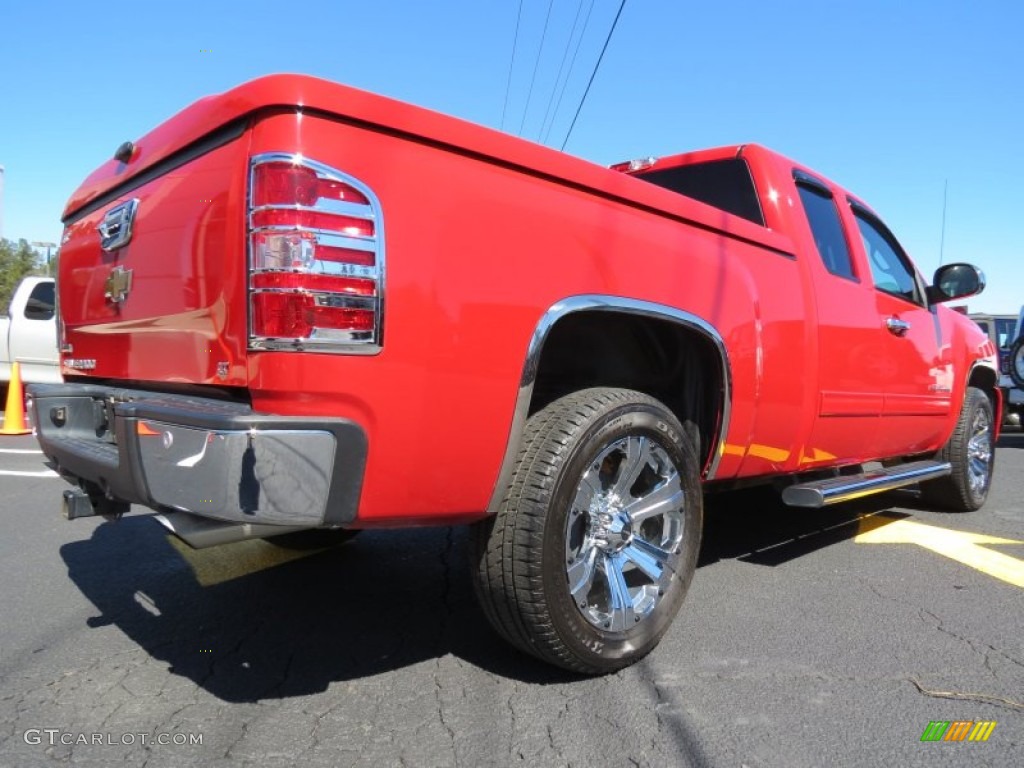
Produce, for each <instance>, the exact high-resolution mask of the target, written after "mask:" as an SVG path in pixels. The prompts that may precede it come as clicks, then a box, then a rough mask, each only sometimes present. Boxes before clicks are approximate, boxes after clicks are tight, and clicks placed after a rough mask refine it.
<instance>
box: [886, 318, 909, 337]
mask: <svg viewBox="0 0 1024 768" xmlns="http://www.w3.org/2000/svg"><path fill="white" fill-rule="evenodd" d="M885 327H886V328H888V329H889V332H890V333H894V334H896V335H897V336H906V335H907V331H909V330H910V323H908V322H907V321H906V320H900V319H899V318H898V317H890V318H889V319H888V320H886V321H885Z"/></svg>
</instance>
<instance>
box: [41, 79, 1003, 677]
mask: <svg viewBox="0 0 1024 768" xmlns="http://www.w3.org/2000/svg"><path fill="white" fill-rule="evenodd" d="M63 220H64V223H65V225H66V229H65V232H64V236H63V245H62V248H61V258H60V275H59V296H58V301H59V312H60V326H59V338H60V346H61V353H62V372H63V375H64V377H65V383H63V384H60V385H34V386H33V387H31V396H32V405H31V407H32V409H33V411H34V417H35V422H34V423H35V424H37V425H38V427H37V429H38V439H39V442H40V443H41V445H42V448H43V450H44V452H45V454H46V456H47V457H48V459H49V461H50V463H51V465H52V466H53V467H54V468H56V469H57V470H58V471H59V472H60V473H61V474H62V475H63V476H64V477H65V478H66V479H67V480H69V481H71V482H72V483H73V484H74V485H75V486H76V488H75V490H69V491H65V507H64V509H65V515H66V516H67V517H69V518H74V517H82V516H87V515H95V514H101V515H105V516H108V517H117V516H119V515H120V514H122V513H123V512H125V511H127V509H128V507H129V505H130V504H140V505H143V506H146V507H150V508H151V509H152V510H155V511H156V512H157V513H158V517H159V519H160V521H161V522H162V523H163V524H164V525H165V526H167V527H168V528H169V529H170V530H171V531H173V532H174V533H176V534H177V535H179V536H181V537H182V538H183V539H185V540H186V541H188V542H189V543H191V544H192V545H193V546H197V547H198V546H207V545H211V544H217V543H222V542H230V541H237V540H240V539H243V538H248V537H269V536H272V535H274V534H282V533H285V532H289V531H298V530H301V529H335V530H337V529H342V530H356V529H362V528H382V527H400V526H410V525H428V524H457V523H473V534H472V536H471V553H470V554H471V562H472V565H473V580H474V584H475V587H476V592H477V595H478V597H479V599H480V602H481V604H482V606H483V609H484V611H485V613H486V614H487V616H488V618H489V619H490V621H491V622H492V623H493V625H494V627H495V628H496V630H497V631H498V632H499V633H500V634H501V635H503V636H504V637H505V638H506V639H508V640H509V641H510V642H511V643H513V644H514V645H516V646H518V647H519V648H521V649H523V650H525V651H527V652H529V653H532V654H534V655H536V656H538V657H540V658H542V659H545V660H547V661H549V662H552V663H554V664H557V665H561V666H564V667H567V668H570V669H573V670H577V671H581V672H586V673H602V672H607V671H610V670H614V669H617V668H620V667H623V666H625V665H627V664H629V663H631V662H633V661H635V660H636V659H638V658H640V657H641V656H643V655H644V654H646V653H647V652H649V651H650V650H651V649H652V648H653V647H654V646H655V645H656V644H657V642H658V640H659V639H660V637H661V636H662V635H663V634H664V632H665V631H666V629H667V628H668V626H669V624H670V623H671V621H672V619H673V617H674V616H675V614H676V612H677V611H678V609H679V607H680V604H681V602H682V600H683V597H684V595H685V593H686V591H687V587H688V586H689V583H690V581H691V578H692V576H693V573H694V568H695V563H696V560H697V553H698V548H699V545H700V539H701V525H702V513H703V501H702V499H703V494H704V493H705V492H709V491H712V490H716V489H719V490H721V489H728V488H731V487H735V486H736V485H740V484H750V483H753V482H763V483H774V484H776V485H777V486H779V487H782V488H783V499H784V500H785V501H786V502H787V503H790V504H793V505H800V506H811V507H817V506H823V505H827V504H831V503H834V502H839V501H842V500H844V499H849V498H854V497H858V496H863V495H865V494H868V493H872V492H876V491H882V490H886V489H890V488H895V487H899V486H904V485H911V484H916V483H920V488H921V490H922V493H923V495H924V497H925V498H926V499H928V500H931V501H933V502H934V503H935V504H936V505H941V506H946V507H949V508H952V509H956V510H971V509H975V508H977V507H979V506H980V505H981V504H982V503H984V501H985V497H986V495H987V493H988V489H989V485H990V481H991V475H992V464H993V443H994V440H995V439H996V437H997V433H998V425H999V423H1000V419H999V416H1000V409H1001V401H1000V395H999V388H998V386H997V380H998V370H997V364H996V358H995V353H996V351H995V349H994V348H993V347H992V344H991V342H990V341H989V340H988V338H987V337H986V336H985V335H984V334H983V333H982V332H981V331H980V330H979V329H978V328H977V326H976V325H975V324H974V323H972V322H971V321H970V320H969V319H968V318H966V317H963V316H961V315H959V314H957V313H955V312H952V311H949V310H948V309H947V308H945V307H943V306H942V302H945V301H948V300H950V299H957V298H961V297H965V296H969V295H972V294H975V293H977V292H979V291H980V290H981V289H982V288H983V286H984V277H983V275H982V274H981V272H980V271H979V270H978V269H976V268H975V267H973V266H970V265H967V264H950V265H946V266H944V267H941V268H940V269H939V270H938V272H936V274H935V277H934V279H933V280H932V283H931V285H929V284H927V283H926V282H925V280H924V279H922V277H921V276H920V274H919V273H918V272H917V270H916V269H915V268H914V266H913V264H912V263H911V261H910V260H909V259H908V257H907V255H906V254H905V253H904V251H903V249H902V248H901V247H900V245H899V243H898V242H897V240H896V239H895V237H893V235H892V233H891V232H890V231H889V230H888V228H886V226H885V224H883V223H882V221H881V220H880V219H879V217H878V216H877V215H876V214H875V213H874V212H873V211H872V210H871V208H869V207H868V206H867V205H866V204H865V203H864V202H862V201H861V200H859V199H858V198H856V197H855V196H853V195H852V194H850V193H848V192H846V191H845V190H843V189H841V188H840V187H838V186H837V185H835V184H834V183H832V182H830V181H828V180H827V179H825V178H823V177H822V176H821V175H819V174H817V173H815V172H814V171H812V170H810V169H808V168H805V167H803V166H801V165H799V164H797V163H794V162H793V161H791V160H788V159H786V158H785V157H782V156H780V155H778V154H776V153H774V152H771V151H769V150H767V149H765V148H763V147H760V146H756V145H744V146H734V147H724V148H720V149H712V150H707V151H701V152H694V153H689V154H681V155H676V156H672V157H663V158H659V159H653V158H649V159H644V160H640V161H633V162H630V163H623V164H621V165H617V166H614V167H613V168H611V169H608V168H602V167H599V166H596V165H593V164H591V163H588V162H585V161H583V160H580V159H577V158H573V157H570V156H567V155H564V154H561V153H559V152H555V151H552V150H550V149H547V148H545V147H542V146H538V145H535V144H532V143H529V142H526V141H522V140H519V139H516V138H513V137H510V136H507V135H504V134H501V133H498V132H496V131H493V130H488V129H486V128H483V127H480V126H477V125H471V124H468V123H465V122H462V121H459V120H456V119H454V118H451V117H446V116H443V115H440V114H436V113H433V112H430V111H427V110H424V109H420V108H417V107H413V106H409V105H407V104H402V103H398V102H395V101H392V100H389V99H385V98H381V97H379V96H375V95H372V94H368V93H364V92H360V91H357V90H353V89H350V88H346V87H343V86H340V85H336V84H332V83H329V82H325V81H322V80H318V79H313V78H309V77H301V76H290V75H288V76H285V75H278V76H270V77H265V78H261V79H258V80H254V81H252V82H249V83H247V84H244V85H242V86H240V87H238V88H235V89H233V90H231V91H228V92H226V93H223V94H220V95H216V96H211V97H209V98H205V99H202V100H200V101H198V102H196V103H195V104H193V105H192V106H190V107H188V108H187V109H185V110H184V111H182V112H181V113H179V114H178V115H176V116H175V117H173V118H171V119H170V120H168V121H167V122H165V123H164V124H162V125H161V126H160V127H158V128H156V129H155V130H153V131H152V132H151V133H149V134H147V135H145V136H143V137H142V138H140V139H139V140H137V141H134V142H126V143H125V144H123V145H122V146H121V147H120V148H119V149H118V151H117V153H116V155H115V157H114V159H112V160H110V161H108V162H107V163H106V164H104V165H102V166H101V167H100V168H99V169H98V170H97V171H96V172H95V173H93V174H92V175H91V176H90V177H89V178H88V179H86V181H85V182H84V183H83V184H82V186H81V187H80V188H79V189H78V190H77V191H76V192H75V193H74V194H73V195H72V197H71V199H70V201H69V202H68V204H67V208H66V210H65V212H64V217H63Z"/></svg>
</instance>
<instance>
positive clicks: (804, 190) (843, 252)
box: [796, 174, 857, 280]
mask: <svg viewBox="0 0 1024 768" xmlns="http://www.w3.org/2000/svg"><path fill="white" fill-rule="evenodd" d="M796 181H797V189H798V190H799V192H800V202H801V203H803V206H804V213H806V214H807V222H808V223H809V224H810V225H811V233H812V234H813V235H814V245H815V247H816V248H817V249H818V255H819V256H820V257H821V261H822V262H823V263H824V265H825V269H827V270H828V271H829V272H831V273H832V274H833V275H836V276H838V277H845V278H847V279H849V280H856V279H857V276H856V274H854V271H853V261H852V260H851V259H850V249H849V247H848V246H847V244H846V235H845V234H844V233H843V224H842V222H841V221H840V220H839V211H838V210H837V209H836V201H835V199H833V197H832V193H831V192H829V191H828V188H827V187H825V186H824V185H819V184H818V183H815V182H813V181H812V180H810V179H808V178H804V177H803V175H802V174H801V175H799V176H797V180H796Z"/></svg>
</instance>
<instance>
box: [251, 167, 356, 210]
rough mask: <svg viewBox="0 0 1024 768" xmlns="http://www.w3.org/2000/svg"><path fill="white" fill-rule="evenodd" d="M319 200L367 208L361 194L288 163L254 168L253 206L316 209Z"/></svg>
mask: <svg viewBox="0 0 1024 768" xmlns="http://www.w3.org/2000/svg"><path fill="white" fill-rule="evenodd" d="M320 200H337V201H340V202H345V203H355V204H357V205H369V204H370V201H369V200H368V199H367V198H366V195H364V194H363V193H362V192H360V191H359V190H357V189H356V188H355V187H352V186H351V185H349V184H346V183H345V182H343V181H337V180H335V179H323V178H320V177H319V176H318V175H317V172H316V171H315V170H313V169H312V168H307V167H306V166H302V165H295V164H294V163H289V162H280V161H279V162H269V163H262V164H260V165H257V166H256V167H255V168H254V169H253V188H252V205H253V207H254V208H259V207H261V206H264V205H304V206H308V207H313V206H315V205H316V204H317V203H318V202H319V201H320Z"/></svg>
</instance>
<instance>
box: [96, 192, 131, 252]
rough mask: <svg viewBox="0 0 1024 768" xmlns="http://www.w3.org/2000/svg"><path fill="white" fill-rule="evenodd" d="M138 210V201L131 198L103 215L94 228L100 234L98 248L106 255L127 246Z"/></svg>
mask: <svg viewBox="0 0 1024 768" xmlns="http://www.w3.org/2000/svg"><path fill="white" fill-rule="evenodd" d="M138 208H139V199H138V198H137V197H136V198H133V199H131V200H129V201H128V202H126V203H121V204H120V205H117V206H114V207H113V208H111V209H110V210H109V211H107V212H106V213H105V214H103V220H102V221H101V222H100V223H99V226H97V227H96V231H97V232H99V234H100V247H101V248H102V249H103V250H104V251H106V252H107V253H113V252H114V251H116V250H117V249H118V248H123V247H124V246H126V245H128V242H129V241H130V240H131V239H132V225H133V224H135V212H136V211H137V210H138Z"/></svg>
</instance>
